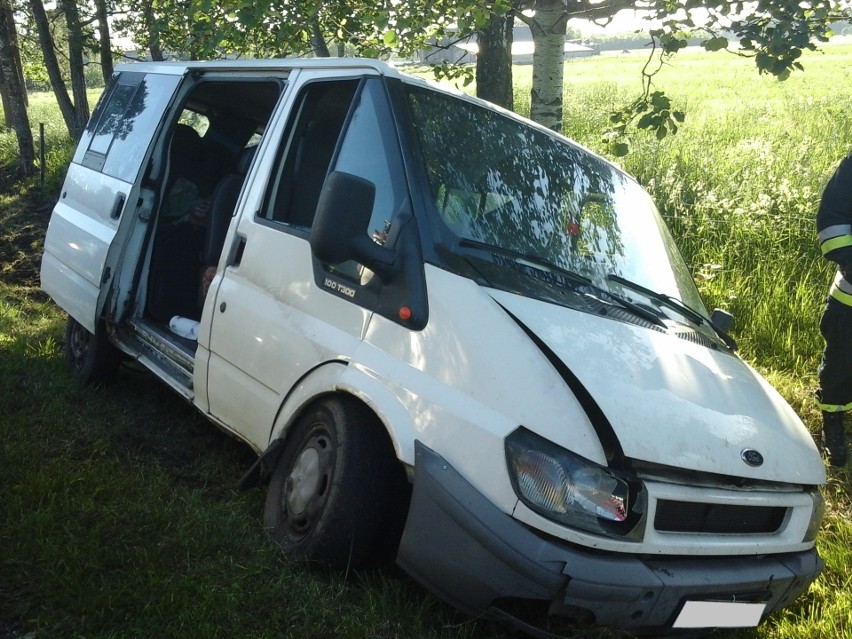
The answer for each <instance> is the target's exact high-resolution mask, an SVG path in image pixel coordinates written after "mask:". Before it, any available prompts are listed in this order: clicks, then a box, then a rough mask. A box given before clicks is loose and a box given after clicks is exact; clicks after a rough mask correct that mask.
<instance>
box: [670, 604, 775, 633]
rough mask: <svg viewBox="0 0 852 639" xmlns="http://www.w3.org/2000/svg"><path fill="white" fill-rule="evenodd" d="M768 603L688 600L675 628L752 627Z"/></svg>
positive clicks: (676, 621) (757, 622) (675, 623)
mask: <svg viewBox="0 0 852 639" xmlns="http://www.w3.org/2000/svg"><path fill="white" fill-rule="evenodd" d="M765 608H766V604H762V603H738V602H733V601H687V602H686V603H685V604H683V609H682V610H681V611H680V614H679V615H678V616H677V619H675V622H674V625H673V626H672V627H673V628H751V627H754V626H756V625H757V624H759V623H760V618H761V617H762V616H763V611H764V609H765Z"/></svg>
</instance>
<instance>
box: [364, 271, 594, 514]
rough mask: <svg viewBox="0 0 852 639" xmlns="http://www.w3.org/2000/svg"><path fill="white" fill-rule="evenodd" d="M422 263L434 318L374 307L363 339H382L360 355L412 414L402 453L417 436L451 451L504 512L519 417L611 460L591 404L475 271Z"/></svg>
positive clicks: (406, 455)
mask: <svg viewBox="0 0 852 639" xmlns="http://www.w3.org/2000/svg"><path fill="white" fill-rule="evenodd" d="M425 268H426V281H427V290H428V291H429V324H428V325H427V326H426V328H425V329H424V330H422V331H419V332H412V331H409V330H407V329H405V328H404V327H401V326H399V325H398V324H395V323H393V322H390V321H388V320H387V319H385V318H382V317H380V316H374V317H373V319H372V321H371V322H370V326H369V327H368V329H367V334H366V337H365V342H367V345H371V346H373V347H375V349H374V350H370V349H368V348H365V349H363V350H362V351H361V352H363V353H365V354H367V355H369V359H364V358H363V356H361V352H359V358H358V364H359V365H362V366H365V367H366V368H367V369H368V370H369V371H370V374H371V375H372V376H374V377H375V378H376V379H379V380H381V382H382V384H383V385H385V386H387V387H389V388H391V389H395V390H394V392H395V393H396V394H398V395H399V396H400V398H401V399H402V400H403V401H404V403H405V404H406V405H407V406H408V407H409V408H408V410H409V411H410V412H411V414H412V415H413V419H414V426H415V428H416V432H415V433H411V434H410V435H409V436H408V437H406V438H405V439H403V440H402V441H400V443H399V448H400V450H401V451H402V452H403V458H402V459H403V461H405V462H406V463H412V464H413V454H414V442H413V440H412V439H411V437H416V439H418V440H420V441H421V442H423V443H424V444H426V445H427V446H430V447H440V448H441V449H442V452H443V453H444V454H445V457H446V459H447V461H451V462H452V464H453V465H454V466H455V467H456V468H457V469H458V470H459V471H460V472H462V473H463V474H464V476H465V477H466V479H467V480H468V481H470V482H471V483H472V484H473V485H475V486H476V488H477V489H478V490H480V491H481V492H483V494H485V495H487V496H488V497H489V499H491V500H492V501H494V502H495V503H496V504H498V505H499V506H500V507H501V508H502V509H504V511H505V512H507V513H510V512H511V509H512V508H514V505H515V502H516V497H515V494H514V491H513V490H512V487H511V483H510V482H509V479H508V473H507V470H506V463H505V448H504V446H505V442H504V439H505V437H506V436H507V435H508V434H509V433H511V432H512V431H513V430H515V429H516V428H518V426H525V427H527V428H529V429H531V430H535V431H536V432H537V433H539V434H540V435H542V436H543V437H546V438H548V439H551V440H553V441H557V442H559V441H565V440H569V441H570V442H571V446H572V450H574V451H575V452H577V453H578V454H580V455H583V456H584V457H586V458H587V459H590V460H592V461H595V462H597V463H599V464H606V458H605V455H604V451H603V448H602V446H601V444H600V441H599V439H598V437H597V435H596V434H595V431H594V428H593V427H592V425H591V422H590V421H589V418H588V416H587V415H586V413H585V411H584V410H583V409H582V407H581V406H580V404H579V402H578V401H577V400H576V398H575V397H574V396H573V395H572V394H571V393H570V391H569V390H568V389H567V388H566V386H565V383H564V382H563V380H562V379H561V378H560V377H559V375H558V374H557V373H556V371H555V370H554V369H553V367H552V366H551V365H550V364H549V363H548V362H547V360H546V359H545V358H544V356H543V355H542V354H541V352H540V351H539V350H538V349H537V348H535V347H534V345H533V344H532V342H531V341H530V340H529V338H528V337H527V336H526V334H524V332H523V330H521V328H520V327H519V326H518V325H517V324H516V323H515V322H514V321H513V320H512V319H511V318H510V317H509V315H508V314H507V313H506V312H505V311H503V310H502V309H501V308H500V307H499V306H498V305H497V304H496V303H495V301H494V299H492V297H491V296H489V295H488V293H486V290H485V289H483V288H482V287H480V286H478V285H477V284H476V283H474V282H473V281H471V280H469V279H466V278H463V277H459V276H457V275H454V274H452V273H448V272H447V271H444V270H442V269H439V268H435V267H433V266H430V265H428V264H427V265H426V267H425ZM541 397H547V398H548V401H546V402H542V401H540V399H541ZM394 434H395V436H396V437H404V436H405V434H404V433H400V432H398V431H397V432H395V433H394ZM448 441H452V442H454V444H453V446H450V447H448V446H446V445H445V442H448ZM498 478H499V481H498Z"/></svg>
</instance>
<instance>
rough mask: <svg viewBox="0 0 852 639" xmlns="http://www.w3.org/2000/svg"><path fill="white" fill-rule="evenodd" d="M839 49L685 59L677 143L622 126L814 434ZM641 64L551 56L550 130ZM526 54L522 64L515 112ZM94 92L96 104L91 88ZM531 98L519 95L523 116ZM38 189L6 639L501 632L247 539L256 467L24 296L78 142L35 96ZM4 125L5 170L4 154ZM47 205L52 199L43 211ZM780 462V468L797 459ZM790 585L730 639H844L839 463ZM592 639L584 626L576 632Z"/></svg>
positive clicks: (4, 317)
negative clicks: (791, 62) (112, 371)
mask: <svg viewBox="0 0 852 639" xmlns="http://www.w3.org/2000/svg"><path fill="white" fill-rule="evenodd" d="M851 55H852V47H850V46H846V45H838V46H832V47H829V48H828V49H827V50H826V53H824V54H811V55H808V56H806V58H805V60H804V64H805V67H806V72H805V73H804V74H798V75H795V76H794V77H792V78H791V79H790V80H788V81H787V82H784V83H778V82H777V81H775V80H773V79H771V78H763V77H760V76H758V75H757V73H756V71H755V70H754V68H753V65H752V64H751V62H749V61H747V60H739V59H737V58H733V57H731V56H724V55H722V54H716V55H698V54H692V53H683V54H681V55H679V56H678V57H677V58H675V60H674V61H673V63H672V65H671V66H669V67H668V68H666V69H665V70H664V71H663V73H662V75H661V77H660V78H659V80H658V84H659V85H660V86H661V88H664V89H666V90H667V92H668V94H669V95H670V96H671V97H672V98H673V99H674V100H675V102H676V103H677V104H678V106H679V107H682V108H684V109H685V110H686V111H687V114H688V115H687V121H686V123H685V125H684V126H683V128H682V130H681V131H680V132H679V133H678V135H676V136H674V137H672V138H669V139H666V140H663V141H662V142H660V141H657V140H655V139H652V138H650V137H637V138H636V139H635V140H634V152H633V154H632V155H630V156H628V157H627V158H625V159H623V160H621V163H622V164H623V165H624V166H625V168H626V169H627V170H628V171H630V172H631V173H633V174H634V175H636V176H637V177H638V178H639V179H640V181H641V182H642V183H643V184H645V185H646V186H647V187H648V188H649V190H650V191H651V192H652V194H653V195H654V196H655V199H656V200H657V202H658V205H659V207H660V210H661V211H662V212H663V214H664V215H665V217H666V219H667V221H668V222H669V224H670V226H671V228H672V230H673V232H674V234H675V236H676V238H677V240H678V243H679V245H680V247H681V249H682V251H683V253H684V256H685V257H686V259H687V261H688V263H689V264H690V265H691V267H692V269H693V272H694V274H695V275H696V280H697V282H698V284H699V287H700V289H701V291H702V294H703V296H704V298H705V301H706V302H707V305H708V306H709V307H711V308H712V307H714V306H720V307H724V308H726V309H728V310H731V311H732V312H733V313H734V314H735V316H736V324H735V331H734V333H735V336H736V338H737V340H738V341H739V343H740V345H741V350H742V354H743V356H744V357H745V359H746V360H747V361H749V363H751V364H752V365H753V366H755V367H757V368H758V369H759V370H760V371H761V372H762V373H764V374H765V375H766V376H767V378H768V379H769V380H770V382H771V383H772V384H773V385H775V386H776V387H777V388H778V389H779V390H780V392H781V393H782V394H783V395H784V397H785V398H786V399H787V400H788V401H789V402H790V404H791V405H792V406H793V408H794V409H795V410H796V411H797V412H798V413H799V415H800V416H802V418H803V419H804V420H805V422H806V424H807V425H808V426H809V427H810V428H811V430H812V431H813V432H817V430H818V427H819V426H818V414H817V411H816V408H815V406H814V404H813V402H812V398H811V393H812V391H813V388H814V387H815V383H816V381H815V369H816V365H817V362H818V359H819V353H820V351H821V348H822V341H821V338H820V336H819V332H818V330H817V322H818V318H819V313H820V310H821V307H822V303H823V299H824V297H825V294H826V292H827V287H828V282H829V280H830V277H831V273H832V269H831V268H830V267H829V265H827V264H825V263H824V262H823V260H822V259H821V258H820V256H819V254H818V251H817V249H816V243H815V237H814V235H815V233H814V214H815V211H816V206H817V203H818V199H819V194H820V192H821V188H822V184H823V183H824V182H825V180H826V179H827V178H828V176H829V175H830V173H831V170H832V169H833V166H834V165H835V164H836V163H837V161H839V159H840V158H841V157H842V156H843V155H845V154H846V152H847V150H848V149H847V146H852V112H850V110H849V108H848V107H849V104H850V103H852V100H850V98H852V82H850V79H852V78H850V73H852V66H850V65H848V63H847V60H849V59H850V56H851ZM641 62H642V61H641V58H640V57H639V56H638V55H636V54H630V55H617V56H604V57H599V58H589V59H583V60H575V61H571V62H569V63H567V64H566V102H565V113H566V117H565V121H566V132H567V133H568V134H569V135H570V136H572V137H574V138H576V139H577V140H579V141H580V142H582V143H583V144H585V145H587V146H589V147H591V148H593V149H595V150H598V151H602V150H603V148H604V147H603V145H602V143H601V139H600V134H601V132H602V131H603V129H604V128H605V126H606V121H607V116H608V112H609V110H610V109H612V108H613V107H615V106H617V105H619V104H621V103H623V102H626V101H628V100H630V99H631V98H632V97H634V96H635V93H636V91H637V90H638V88H639V81H638V72H639V68H640V65H641ZM528 93H529V67H519V68H518V69H516V94H517V96H518V98H517V102H518V109H519V110H520V111H523V110H524V109H525V108H526V109H528V97H526V98H525V96H528ZM93 97H94V96H93ZM525 104H526V106H525ZM41 121H44V122H45V124H46V126H45V130H46V140H47V157H48V162H47V167H46V168H47V180H46V183H45V186H44V187H39V185H38V184H37V183H31V184H27V185H14V186H8V187H7V188H6V189H5V193H2V194H0V229H2V232H0V415H2V418H0V442H2V444H0V495H2V499H0V639H11V638H16V637H23V636H24V635H27V634H30V633H32V635H33V636H34V637H36V638H38V639H42V638H50V637H61V638H66V637H67V638H76V637H80V638H87V639H88V638H96V637H97V638H100V637H114V638H122V639H123V638H126V637H157V638H159V637H191V638H193V639H195V638H198V637H241V638H254V637H258V638H259V637H270V638H271V637H282V638H283V637H294V638H295V637H323V638H324V637H353V638H361V637H364V638H366V637H387V638H393V637H400V638H401V637H423V638H432V637H459V638H469V639H484V638H486V637H489V638H490V637H498V638H499V637H504V636H511V635H510V633H509V632H508V631H505V630H503V629H502V628H500V627H498V626H495V625H493V624H488V623H483V622H480V621H476V620H471V619H468V618H466V617H464V616H463V615H460V614H458V613H456V612H454V611H453V610H452V609H450V608H449V607H447V606H445V605H444V604H442V603H440V602H438V601H437V600H435V599H434V598H433V597H431V596H430V595H428V594H427V593H425V592H424V591H423V590H422V589H421V588H419V587H418V586H416V585H415V584H414V583H413V582H412V581H411V580H410V579H408V578H407V577H405V576H404V575H401V574H399V573H398V572H397V571H393V570H382V571H374V572H367V573H350V574H347V575H344V574H340V573H336V572H329V571H323V570H319V569H312V568H306V567H302V566H296V565H293V564H291V563H289V562H288V561H287V560H286V559H285V558H283V557H282V555H281V553H280V552H279V551H278V549H277V548H276V547H275V546H274V544H272V543H271V542H270V541H269V540H268V539H267V538H266V537H265V536H264V534H263V532H262V530H261V522H260V518H261V510H262V503H263V494H262V493H261V491H257V490H256V491H249V492H245V493H240V492H236V491H235V488H234V487H235V485H236V484H237V482H238V481H239V479H240V477H241V476H242V473H243V472H244V471H245V470H246V469H247V467H248V466H249V465H250V464H251V462H252V461H253V459H254V456H253V454H252V452H251V451H250V450H248V449H247V448H246V447H245V446H243V445H242V444H239V443H238V442H236V441H235V440H233V439H231V438H229V437H227V436H225V435H224V434H222V433H221V432H220V431H218V430H216V429H215V428H213V427H212V426H211V425H210V424H208V423H207V422H206V421H205V420H204V419H203V418H202V417H200V416H199V415H198V414H197V413H196V412H195V411H194V410H193V409H192V408H191V407H190V406H189V405H187V404H185V403H184V402H182V401H181V400H180V399H178V398H177V397H175V396H174V395H173V393H172V392H171V391H169V390H168V389H167V388H166V387H165V386H164V385H163V384H161V383H160V382H158V381H157V380H155V379H154V378H153V377H152V376H151V375H149V374H146V373H144V372H142V371H139V370H134V369H125V370H123V371H122V375H121V377H120V379H119V381H118V382H117V384H116V385H115V386H113V387H112V388H110V389H109V390H108V391H106V390H98V389H81V388H78V387H76V386H74V385H73V384H72V383H71V379H70V377H69V375H68V372H67V371H66V369H65V366H64V364H63V362H62V356H61V348H62V339H63V322H64V318H63V316H62V314H61V313H60V312H59V311H58V310H57V309H56V307H55V306H54V305H53V304H52V303H51V302H50V301H49V300H47V299H46V298H45V297H44V295H43V294H42V293H40V292H39V291H38V289H37V288H36V286H35V284H36V282H37V268H38V259H39V256H40V246H41V237H42V236H43V232H44V227H45V225H46V220H47V216H48V210H44V209H40V208H39V207H40V205H41V204H43V203H49V202H50V201H51V200H52V199H53V198H55V197H56V194H57V193H58V190H59V185H60V184H61V179H62V174H63V170H64V166H65V163H66V162H67V159H68V157H69V154H70V146H69V145H68V144H67V142H66V141H65V138H64V128H63V126H62V123H61V121H60V120H59V119H58V116H57V113H56V111H55V108H54V107H53V104H52V101H51V99H50V97H49V96H46V95H40V94H35V95H33V96H32V122H33V125H34V126H35V127H36V130H38V129H37V125H38V123H39V122H41ZM14 158H15V152H14V139H13V137H12V136H11V134H9V133H2V134H0V168H2V167H4V166H8V165H9V164H10V163H12V162H13V161H14ZM48 208H49V207H48ZM791 463H795V460H791ZM824 494H825V497H826V502H827V516H826V520H825V525H824V527H823V531H822V533H821V535H820V537H819V539H818V547H819V550H820V553H821V555H822V556H823V558H824V559H825V561H826V568H825V571H824V572H823V574H822V575H821V576H820V578H819V579H818V580H817V582H816V583H815V584H814V586H813V587H812V588H811V589H810V591H809V592H808V593H807V595H806V596H804V597H802V598H801V599H800V600H799V601H798V602H797V603H796V604H795V605H793V606H791V607H790V608H788V609H787V610H785V611H782V612H780V613H777V614H775V615H773V616H772V617H771V618H770V619H769V620H768V621H767V622H766V623H765V624H763V625H762V626H761V627H760V628H758V629H755V630H748V631H738V632H731V633H725V634H723V635H719V636H723V637H728V638H738V639H743V638H759V639H812V638H825V639H829V638H831V639H834V638H835V637H852V620H851V619H850V615H852V613H850V611H851V610H852V581H850V577H849V575H850V574H852V519H850V515H849V513H850V511H852V498H850V494H852V491H850V477H849V472H848V470H836V469H831V470H830V472H829V483H828V484H827V485H826V487H825V490H824ZM583 636H588V635H583Z"/></svg>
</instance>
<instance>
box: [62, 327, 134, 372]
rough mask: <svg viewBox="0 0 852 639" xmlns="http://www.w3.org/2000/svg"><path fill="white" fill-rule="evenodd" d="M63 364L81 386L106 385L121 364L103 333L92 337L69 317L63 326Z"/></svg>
mask: <svg viewBox="0 0 852 639" xmlns="http://www.w3.org/2000/svg"><path fill="white" fill-rule="evenodd" d="M63 351H64V354H65V361H66V362H68V365H69V366H70V367H71V372H72V373H73V374H74V377H75V378H76V379H77V381H79V382H80V383H81V384H107V383H109V382H111V381H113V380H114V379H115V376H116V374H117V373H118V366H119V364H120V363H121V357H120V353H119V350H118V349H117V348H116V347H115V346H114V345H113V344H112V343H111V342H110V341H109V340H108V339H107V337H106V335H105V334H104V333H103V331H98V333H97V334H96V335H92V334H91V333H90V332H89V331H88V330H86V328H85V327H84V326H83V325H82V324H80V323H79V322H78V321H77V320H75V319H74V318H73V317H71V316H70V315H69V316H68V322H67V324H66V325H65V345H64V348H63Z"/></svg>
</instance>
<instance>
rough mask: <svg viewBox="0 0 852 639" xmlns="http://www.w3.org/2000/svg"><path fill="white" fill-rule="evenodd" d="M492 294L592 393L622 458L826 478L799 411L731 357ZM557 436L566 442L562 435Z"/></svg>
mask: <svg viewBox="0 0 852 639" xmlns="http://www.w3.org/2000/svg"><path fill="white" fill-rule="evenodd" d="M493 295H494V298H495V299H497V300H498V301H500V303H501V304H503V305H504V306H506V308H508V309H509V310H511V311H512V312H513V313H514V314H515V315H516V316H517V317H518V318H519V319H520V320H521V321H522V322H524V323H525V324H527V326H529V327H530V328H531V329H532V330H533V331H534V332H535V334H536V335H538V336H539V337H540V338H541V339H542V340H544V342H545V343H546V344H547V345H548V347H550V348H551V349H553V351H554V352H555V353H556V354H557V355H558V356H559V357H560V358H561V359H562V361H563V362H564V363H565V364H566V365H567V366H568V368H570V369H571V370H572V371H573V372H574V374H575V375H576V376H577V377H578V378H579V380H580V382H581V383H582V384H583V385H584V386H585V387H586V388H587V389H588V390H589V392H590V393H591V395H592V396H593V397H594V398H595V400H596V401H597V402H598V404H599V405H600V406H601V408H602V410H603V412H604V414H605V415H606V416H607V418H608V420H609V421H610V423H611V424H612V427H613V429H614V430H615V432H616V435H617V436H618V439H619V441H620V442H621V447H622V449H623V450H624V454H625V455H626V456H627V457H630V458H633V459H638V460H643V461H647V462H653V463H657V464H663V465H668V466H677V467H679V468H688V469H691V470H696V471H701V472H708V473H716V474H725V475H731V476H741V477H751V478H754V479H765V480H769V481H783V482H790V483H798V484H820V483H823V482H824V481H825V469H824V466H823V465H822V463H821V460H820V457H819V452H818V451H817V448H816V445H815V444H814V442H813V439H812V438H811V436H810V435H809V434H808V431H807V429H806V428H805V426H804V425H803V424H802V422H801V420H800V419H799V417H798V416H797V415H796V413H795V412H793V409H792V408H790V406H789V405H788V404H787V403H786V402H785V401H784V400H783V399H782V398H781V396H780V395H779V394H778V393H777V391H775V390H774V389H773V388H772V387H771V386H769V384H768V383H767V382H766V381H765V380H763V378H762V377H760V375H758V374H757V373H756V372H755V371H754V370H753V369H751V368H750V367H749V366H747V365H746V364H745V363H744V362H743V361H742V360H741V359H739V358H738V357H736V356H732V355H730V354H726V353H721V352H719V351H716V350H713V349H710V348H706V347H704V346H700V345H697V344H693V343H692V342H690V341H688V340H685V339H679V338H677V337H675V336H674V335H666V334H663V333H661V332H658V331H654V330H649V329H646V328H642V327H637V326H632V325H629V324H625V323H622V322H615V321H612V320H608V319H605V318H599V317H596V316H594V315H591V314H588V313H579V312H576V311H572V310H570V309H566V308H562V307H559V306H556V305H553V304H546V303H544V302H540V301H536V300H533V299H529V298H522V297H520V296H517V295H511V294H508V293H502V292H499V291H494V292H493ZM652 425H653V426H652ZM555 441H557V442H559V443H562V444H563V445H570V446H572V447H573V442H569V440H568V438H564V437H563V438H561V439H559V440H555ZM746 448H752V449H755V450H757V451H760V452H761V454H762V455H763V457H764V460H765V461H764V463H763V465H761V466H757V467H752V466H749V465H747V464H746V463H745V462H744V461H743V460H742V458H741V456H740V455H741V453H742V451H743V450H744V449H746ZM792 459H795V460H797V463H790V460H792Z"/></svg>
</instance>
